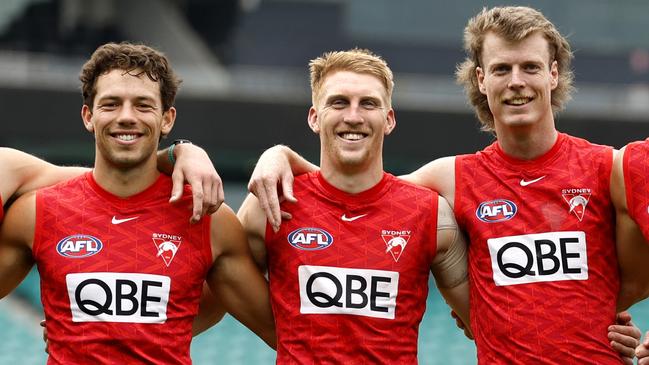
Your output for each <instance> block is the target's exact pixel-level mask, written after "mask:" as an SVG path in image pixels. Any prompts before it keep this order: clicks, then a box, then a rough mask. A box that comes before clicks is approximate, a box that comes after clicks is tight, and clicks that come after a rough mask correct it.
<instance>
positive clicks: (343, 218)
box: [340, 214, 367, 222]
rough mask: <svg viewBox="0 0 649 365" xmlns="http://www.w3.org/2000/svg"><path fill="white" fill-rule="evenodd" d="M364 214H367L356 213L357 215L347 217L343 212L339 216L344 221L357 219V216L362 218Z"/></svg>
mask: <svg viewBox="0 0 649 365" xmlns="http://www.w3.org/2000/svg"><path fill="white" fill-rule="evenodd" d="M366 215H367V214H361V215H357V216H355V217H349V218H348V217H347V216H346V215H344V214H343V216H342V217H340V219H342V220H343V221H345V222H353V221H355V220H357V219H358V218H363V217H365V216H366Z"/></svg>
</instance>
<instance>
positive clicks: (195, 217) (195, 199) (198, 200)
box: [189, 184, 205, 223]
mask: <svg viewBox="0 0 649 365" xmlns="http://www.w3.org/2000/svg"><path fill="white" fill-rule="evenodd" d="M190 185H191V184H190ZM204 196H205V195H204V194H203V184H196V188H194V186H192V217H191V218H190V219H189V221H190V222H191V223H196V222H198V221H199V220H201V215H202V214H203V198H204Z"/></svg>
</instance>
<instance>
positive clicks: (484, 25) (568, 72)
mask: <svg viewBox="0 0 649 365" xmlns="http://www.w3.org/2000/svg"><path fill="white" fill-rule="evenodd" d="M488 32H494V33H495V34H497V35H498V36H500V37H503V38H505V39H507V40H508V41H521V40H523V39H525V38H526V37H528V36H529V35H531V34H533V33H535V32H541V34H542V35H543V36H544V37H545V39H547V41H548V47H549V51H550V60H549V61H550V63H552V61H556V62H557V66H558V72H559V80H558V84H557V87H556V88H555V89H554V90H552V93H551V99H552V100H551V102H552V110H553V112H554V113H557V112H559V111H561V110H562V109H563V108H564V107H565V104H566V103H567V102H568V100H570V94H571V93H572V92H573V90H574V87H573V84H572V83H573V79H574V75H573V72H572V69H571V68H570V62H571V61H572V58H573V55H572V51H571V50H570V44H569V43H568V40H567V39H566V38H565V37H563V36H562V35H561V33H559V31H558V30H557V28H556V27H555V26H554V24H552V22H550V21H549V20H548V19H547V18H546V17H545V16H543V14H541V13H540V12H539V11H537V10H535V9H532V8H529V7H524V6H505V7H494V8H491V9H487V8H483V9H482V11H481V12H480V13H479V14H478V15H476V16H475V17H473V18H471V19H470V20H469V22H468V23H467V26H466V28H464V50H465V51H466V53H467V57H466V58H465V60H464V61H463V62H462V63H461V64H459V65H458V66H457V69H456V72H455V75H456V80H457V82H458V84H460V85H462V86H464V91H465V93H466V94H467V97H468V98H469V101H470V102H471V105H473V107H474V109H475V112H476V115H477V116H478V119H479V120H480V123H481V124H482V128H481V129H482V130H483V131H494V117H493V114H492V113H491V110H490V109H489V102H488V101H487V96H486V95H484V94H482V93H481V92H480V89H479V85H478V77H477V75H476V67H479V66H480V60H481V57H482V50H483V45H484V39H485V36H486V34H487V33H488Z"/></svg>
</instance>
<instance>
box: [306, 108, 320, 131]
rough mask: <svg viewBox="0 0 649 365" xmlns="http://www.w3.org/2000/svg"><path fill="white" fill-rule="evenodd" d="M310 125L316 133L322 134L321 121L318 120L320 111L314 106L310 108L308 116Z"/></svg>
mask: <svg viewBox="0 0 649 365" xmlns="http://www.w3.org/2000/svg"><path fill="white" fill-rule="evenodd" d="M307 121H308V122H309V127H310V128H311V130H312V131H313V132H314V133H315V134H320V121H319V120H318V111H317V110H316V108H315V107H314V106H311V108H309V116H308V117H307Z"/></svg>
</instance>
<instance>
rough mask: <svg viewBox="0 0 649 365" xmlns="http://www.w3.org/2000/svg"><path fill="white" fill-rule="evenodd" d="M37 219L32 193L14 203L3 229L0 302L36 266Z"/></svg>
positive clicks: (0, 251) (1, 227) (0, 263)
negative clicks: (33, 247)
mask: <svg viewBox="0 0 649 365" xmlns="http://www.w3.org/2000/svg"><path fill="white" fill-rule="evenodd" d="M35 216H36V199H35V194H34V193H30V194H27V195H23V196H22V197H21V198H19V199H18V200H16V201H15V202H14V204H13V205H12V206H11V208H10V209H9V210H8V211H7V214H6V216H5V218H4V221H3V224H2V226H0V298H3V297H5V296H6V295H7V294H9V293H10V292H11V291H12V290H13V289H15V288H16V287H17V286H18V284H20V282H21V281H22V280H23V279H24V278H25V276H26V275H27V274H28V273H29V270H30V269H31V268H32V266H33V265H34V259H33V256H32V243H33V242H32V240H33V237H34V227H35Z"/></svg>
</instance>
